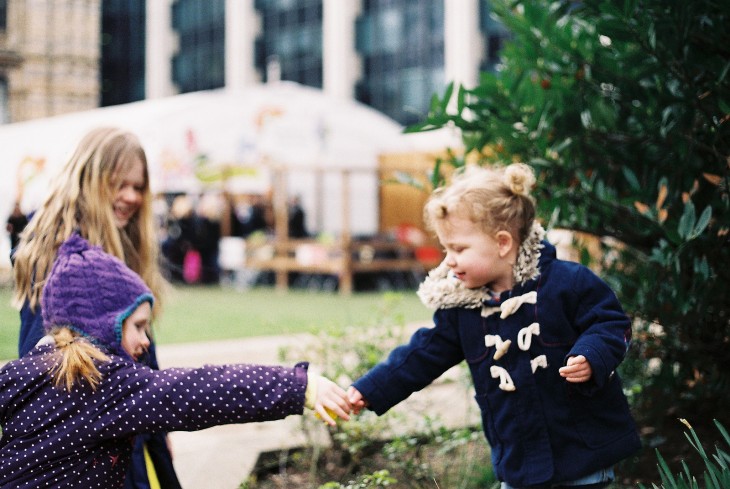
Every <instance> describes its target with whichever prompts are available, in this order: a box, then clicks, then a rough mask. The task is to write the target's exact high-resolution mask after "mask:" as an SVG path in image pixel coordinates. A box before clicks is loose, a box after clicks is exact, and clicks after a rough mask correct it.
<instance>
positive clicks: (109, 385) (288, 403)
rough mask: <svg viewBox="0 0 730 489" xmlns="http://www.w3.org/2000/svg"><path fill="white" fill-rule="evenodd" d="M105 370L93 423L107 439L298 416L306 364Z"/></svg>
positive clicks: (121, 366) (130, 365)
mask: <svg viewBox="0 0 730 489" xmlns="http://www.w3.org/2000/svg"><path fill="white" fill-rule="evenodd" d="M107 365H110V367H109V369H108V371H106V372H103V374H104V376H105V377H104V378H105V380H104V382H103V384H102V386H101V387H100V388H99V390H98V391H97V392H96V393H95V395H98V397H97V399H98V400H100V401H101V402H98V403H97V413H96V416H94V417H93V418H92V419H94V424H96V425H97V427H98V429H99V430H102V431H103V432H104V434H105V436H110V437H119V436H127V435H132V434H137V433H144V432H159V431H194V430H200V429H204V428H208V427H211V426H216V425H222V424H231V423H247V422H252V421H268V420H274V419H281V418H284V417H286V416H288V415H290V414H301V413H302V411H303V408H304V392H305V390H306V387H307V367H308V365H307V364H305V363H301V364H297V365H296V366H295V367H294V368H287V367H280V366H263V365H247V364H240V365H216V366H212V365H206V366H204V367H200V368H192V369H191V368H170V369H165V370H152V369H150V368H148V367H146V366H143V365H139V364H133V363H130V362H123V363H121V364H118V363H117V364H107Z"/></svg>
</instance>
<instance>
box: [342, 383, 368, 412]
mask: <svg viewBox="0 0 730 489" xmlns="http://www.w3.org/2000/svg"><path fill="white" fill-rule="evenodd" d="M347 397H348V398H349V400H350V405H351V406H352V412H353V413H355V414H360V411H362V410H363V409H364V408H366V407H367V405H368V403H367V401H366V400H365V399H364V398H363V397H362V394H360V391H359V390H357V389H355V388H354V387H353V386H350V388H349V389H347Z"/></svg>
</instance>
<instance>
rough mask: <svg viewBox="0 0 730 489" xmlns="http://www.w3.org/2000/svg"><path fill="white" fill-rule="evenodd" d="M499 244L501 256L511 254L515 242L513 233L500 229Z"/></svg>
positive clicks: (498, 233)
mask: <svg viewBox="0 0 730 489" xmlns="http://www.w3.org/2000/svg"><path fill="white" fill-rule="evenodd" d="M495 237H496V239H497V246H498V247H499V256H500V257H501V258H504V257H505V256H507V255H509V254H510V252H511V251H512V248H513V246H514V244H515V242H514V239H512V235H511V234H510V233H508V232H507V231H498V232H497V234H496V236H495Z"/></svg>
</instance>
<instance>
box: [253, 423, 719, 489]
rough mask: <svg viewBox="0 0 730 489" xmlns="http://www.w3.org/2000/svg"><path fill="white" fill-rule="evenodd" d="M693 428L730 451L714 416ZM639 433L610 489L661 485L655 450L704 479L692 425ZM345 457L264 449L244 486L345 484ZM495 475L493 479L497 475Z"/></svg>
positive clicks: (272, 488)
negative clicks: (315, 460)
mask: <svg viewBox="0 0 730 489" xmlns="http://www.w3.org/2000/svg"><path fill="white" fill-rule="evenodd" d="M726 426H727V425H726ZM692 427H693V428H694V430H695V432H696V433H697V435H698V436H699V439H700V441H701V442H702V444H703V446H704V447H705V450H706V451H707V452H708V454H714V453H715V446H720V447H722V448H723V449H724V450H727V448H728V447H726V446H724V441H723V439H722V435H721V433H720V431H719V430H718V429H717V427H716V426H715V424H714V423H713V422H712V420H711V419H705V418H702V419H698V420H695V421H693V423H692ZM640 432H641V436H642V441H643V444H644V447H643V448H642V449H641V451H640V452H638V453H637V454H636V455H635V456H633V457H631V458H629V459H627V460H624V461H622V462H621V463H620V464H619V465H618V466H617V467H616V474H617V481H616V483H615V484H614V485H613V486H612V489H624V488H629V487H634V488H635V487H638V486H639V484H642V485H643V486H644V487H647V488H650V487H652V484H656V485H657V486H660V485H661V479H660V476H659V470H658V468H657V463H658V459H657V455H656V451H657V450H658V451H659V452H660V453H661V455H662V457H664V459H665V460H666V462H667V464H668V465H669V467H670V469H671V470H672V473H673V474H675V475H676V474H678V473H679V472H680V471H682V470H683V469H682V465H681V464H682V461H684V462H685V463H686V464H687V465H688V467H689V468H690V472H691V473H692V474H693V475H695V476H696V477H697V478H698V480H701V475H702V473H703V471H704V470H706V468H705V466H704V463H703V462H702V459H701V458H700V456H699V455H698V453H697V451H696V450H695V449H694V448H693V447H692V446H691V445H690V443H689V442H688V440H687V438H686V436H685V433H688V432H689V430H688V428H687V427H686V426H685V425H684V424H682V423H681V422H680V421H679V420H678V419H677V418H673V417H667V419H664V420H662V423H661V425H658V426H649V425H645V426H642V427H641V428H640ZM473 443H474V445H476V446H475V447H472V448H473V449H479V446H478V445H482V446H484V445H485V444H486V443H485V442H484V440H475V441H474V442H473ZM485 453H486V452H485ZM485 456H486V455H485ZM369 458H370V461H369V465H370V466H375V467H380V468H387V469H389V470H390V472H391V475H392V476H393V477H394V478H396V479H398V480H399V484H398V485H397V487H405V486H403V485H402V483H401V481H403V480H409V482H408V485H407V487H411V488H419V487H423V488H433V487H436V486H434V482H433V481H432V480H426V479H424V480H423V481H421V482H419V481H416V480H413V478H412V474H409V475H407V476H406V475H405V474H404V472H403V471H402V470H400V469H399V468H398V467H393V463H392V462H391V461H389V460H387V459H386V458H385V457H384V456H383V455H382V454H380V453H377V451H374V452H373V453H371V454H370V455H369ZM346 459H347V456H346V455H344V454H342V453H338V451H337V449H325V450H324V451H323V452H322V453H321V454H320V462H319V464H317V466H316V468H313V467H312V466H311V463H310V461H311V460H312V453H311V451H307V449H301V450H295V451H290V452H288V453H285V454H283V453H278V452H277V453H268V454H263V455H262V457H261V458H260V460H259V463H258V464H257V467H256V469H255V471H254V474H253V476H254V477H253V478H252V479H251V480H250V481H249V482H248V485H243V486H242V487H244V488H246V489H283V488H289V489H311V488H312V487H318V486H319V485H321V484H324V483H326V482H330V481H340V482H341V483H346V482H347V481H348V480H353V479H355V477H356V475H357V474H356V473H355V474H353V473H352V472H348V471H350V470H352V469H353V467H352V465H351V464H348V463H345V462H344V461H345V460H346ZM355 469H356V467H355ZM479 476H481V477H482V480H481V484H484V483H486V484H487V485H475V486H473V487H489V486H490V485H491V483H490V482H489V481H490V479H489V475H486V476H485V475H484V474H475V475H474V481H475V482H474V483H475V484H479V483H480V482H477V479H478V477H479ZM408 477H410V479H408ZM491 480H492V481H493V479H491ZM441 487H444V486H441Z"/></svg>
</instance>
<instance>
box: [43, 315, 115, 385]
mask: <svg viewBox="0 0 730 489" xmlns="http://www.w3.org/2000/svg"><path fill="white" fill-rule="evenodd" d="M51 336H53V339H54V340H55V342H56V351H55V354H54V357H53V366H52V367H51V369H50V372H49V373H50V374H51V377H52V378H53V383H54V384H55V386H56V387H64V388H65V389H66V390H67V391H68V392H71V389H72V388H73V386H74V384H76V383H77V382H79V383H82V381H86V382H87V383H88V384H89V385H90V386H91V388H92V390H96V387H97V386H98V385H99V383H100V382H101V380H102V376H101V372H99V369H98V368H97V367H96V363H95V361H98V362H108V361H109V357H108V356H107V355H105V354H104V353H103V352H102V351H101V350H99V349H98V348H97V347H95V346H94V345H92V344H91V343H90V342H89V340H87V339H86V338H84V337H83V336H81V335H79V334H78V333H76V332H74V331H72V330H71V329H70V328H68V327H59V328H54V329H53V330H52V331H51Z"/></svg>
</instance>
